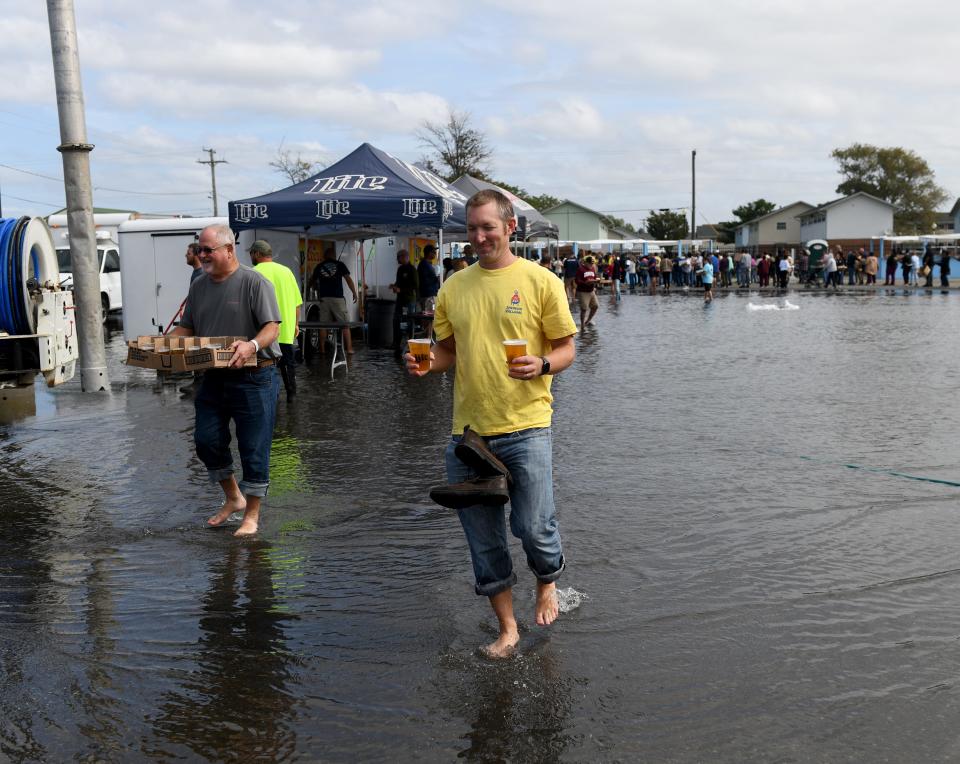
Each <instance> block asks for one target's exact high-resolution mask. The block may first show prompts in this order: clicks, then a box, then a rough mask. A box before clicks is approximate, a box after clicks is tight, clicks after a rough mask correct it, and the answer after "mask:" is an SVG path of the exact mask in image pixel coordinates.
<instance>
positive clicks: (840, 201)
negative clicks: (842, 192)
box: [796, 191, 897, 218]
mask: <svg viewBox="0 0 960 764" xmlns="http://www.w3.org/2000/svg"><path fill="white" fill-rule="evenodd" d="M858 196H865V197H866V198H867V199H873V201H875V202H879V203H880V204H885V205H886V206H887V207H893V208H894V209H896V208H897V205H895V204H891V203H890V202H888V201H887V200H886V199H881V198H880V197H879V196H874V195H873V194H868V193H867V192H866V191H857V192H856V193H854V194H850V196H841V197H840V198H839V199H834V200H833V201H832V202H827V203H826V204H821V205H819V206H818V207H814V208H813V209H810V210H807V211H806V212H803V213H801V214H799V215H797V216H796V217H798V218H800V217H804V216H806V215H810V214H811V213H814V212H822V211H824V210H827V209H829V208H830V207H836V206H837V205H838V204H843V203H844V202H848V201H850V200H851V199H854V198H856V197H858Z"/></svg>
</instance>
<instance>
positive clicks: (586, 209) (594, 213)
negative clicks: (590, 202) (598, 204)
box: [543, 199, 607, 218]
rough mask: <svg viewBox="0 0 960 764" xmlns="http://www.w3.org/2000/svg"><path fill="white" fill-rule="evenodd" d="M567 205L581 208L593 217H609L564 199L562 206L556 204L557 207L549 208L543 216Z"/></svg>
mask: <svg viewBox="0 0 960 764" xmlns="http://www.w3.org/2000/svg"><path fill="white" fill-rule="evenodd" d="M565 204H570V205H573V206H574V207H579V208H580V209H581V210H583V211H585V212H589V213H591V214H593V215H596V216H597V217H598V218H603V217H607V216H606V215H604V214H603V213H602V212H597V211H596V210H592V209H590V208H589V207H584V206H583V205H582V204H578V203H577V202H573V201H570V200H569V199H564V200H563V201H562V202H560V204H555V205H553V206H552V207H550V208H548V209H545V210H544V211H543V214H544V215H549V214H550V213H551V212H553V211H554V210H557V209H559V208H560V207H562V206H563V205H565Z"/></svg>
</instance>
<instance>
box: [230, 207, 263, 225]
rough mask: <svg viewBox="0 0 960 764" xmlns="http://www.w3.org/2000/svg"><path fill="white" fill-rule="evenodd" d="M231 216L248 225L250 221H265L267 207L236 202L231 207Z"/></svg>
mask: <svg viewBox="0 0 960 764" xmlns="http://www.w3.org/2000/svg"><path fill="white" fill-rule="evenodd" d="M233 216H234V217H235V218H236V219H237V220H239V221H240V222H241V223H249V222H250V221H251V220H266V219H267V217H268V215H267V205H266V204H251V203H250V202H238V203H236V204H234V205H233Z"/></svg>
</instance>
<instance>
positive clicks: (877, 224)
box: [798, 191, 896, 243]
mask: <svg viewBox="0 0 960 764" xmlns="http://www.w3.org/2000/svg"><path fill="white" fill-rule="evenodd" d="M895 209H896V207H895V205H893V204H891V203H890V202H887V201H884V200H883V199H879V198H877V197H876V196H872V195H871V194H868V193H866V192H865V191H858V192H857V193H855V194H851V195H850V196H845V197H843V198H842V199H836V200H835V201H832V202H827V203H826V204H821V205H820V206H819V207H814V208H813V209H811V210H807V211H806V212H803V213H802V214H800V215H798V217H799V219H800V239H801V241H802V242H804V243H806V242H808V241H811V240H812V239H826V240H827V241H830V242H833V241H863V240H869V239H870V238H872V237H877V236H889V235H890V234H892V233H893V212H894V210H895Z"/></svg>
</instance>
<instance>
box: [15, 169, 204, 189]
mask: <svg viewBox="0 0 960 764" xmlns="http://www.w3.org/2000/svg"><path fill="white" fill-rule="evenodd" d="M0 167H5V168H6V169H8V170H13V171H14V172H22V173H23V174H24V175H33V176H34V177H35V178H43V179H44V180H52V181H55V182H57V183H63V178H57V177H55V176H53V175H44V174H43V173H39V172H32V171H31V170H23V169H21V168H19V167H14V166H13V165H9V164H3V163H0ZM93 190H94V191H112V192H114V193H117V194H140V195H142V196H200V195H201V194H202V193H204V192H203V191H129V190H127V189H124V188H110V187H108V186H94V187H93Z"/></svg>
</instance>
